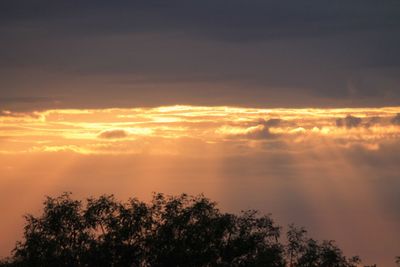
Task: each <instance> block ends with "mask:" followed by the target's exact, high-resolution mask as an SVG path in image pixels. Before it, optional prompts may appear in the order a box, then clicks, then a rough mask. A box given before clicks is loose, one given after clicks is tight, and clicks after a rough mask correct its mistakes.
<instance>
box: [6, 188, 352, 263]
mask: <svg viewBox="0 0 400 267" xmlns="http://www.w3.org/2000/svg"><path fill="white" fill-rule="evenodd" d="M25 218H26V225H25V228H24V239H23V241H20V242H17V245H16V247H15V249H14V250H13V253H12V256H11V257H10V258H8V259H6V260H5V261H3V262H1V263H0V266H189V267H190V266H271V267H285V266H290V267H317V266H318V267H353V266H357V265H358V264H359V263H360V259H359V258H358V257H353V258H350V259H347V258H346V257H345V256H344V255H343V253H342V251H341V250H340V249H339V248H338V247H337V246H336V245H335V244H334V242H333V241H323V242H317V241H315V240H313V239H311V238H308V237H307V236H306V234H307V232H306V230H304V228H296V227H295V226H293V225H290V226H289V230H288V232H287V244H283V243H282V242H280V233H281V228H280V227H279V226H278V225H276V224H275V223H274V221H273V220H272V219H271V217H270V216H261V215H259V213H258V212H257V211H253V210H249V211H244V212H242V213H241V214H239V215H234V214H229V213H222V212H221V211H219V210H218V209H217V207H216V203H214V202H212V201H210V200H209V199H207V198H205V197H204V196H202V195H200V196H196V197H193V196H188V195H186V194H182V195H179V196H165V195H163V194H154V195H153V199H152V201H151V202H150V203H144V202H141V201H139V200H137V199H135V198H132V199H129V200H128V201H127V202H119V201H117V200H115V198H114V197H113V196H101V197H99V198H89V199H87V200H86V201H85V202H82V201H79V200H73V199H72V198H71V194H70V193H64V194H62V195H61V196H59V197H56V198H52V197H47V198H46V200H45V201H44V210H43V214H42V215H41V216H39V217H35V216H32V215H26V216H25Z"/></svg>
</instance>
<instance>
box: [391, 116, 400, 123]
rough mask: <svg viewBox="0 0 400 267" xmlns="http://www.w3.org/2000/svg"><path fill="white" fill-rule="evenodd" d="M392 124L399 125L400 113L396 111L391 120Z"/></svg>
mask: <svg viewBox="0 0 400 267" xmlns="http://www.w3.org/2000/svg"><path fill="white" fill-rule="evenodd" d="M391 122H392V123H393V124H396V125H400V113H397V115H396V116H395V117H393V119H392V120H391Z"/></svg>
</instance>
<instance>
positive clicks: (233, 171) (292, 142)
mask: <svg viewBox="0 0 400 267" xmlns="http://www.w3.org/2000/svg"><path fill="white" fill-rule="evenodd" d="M399 47H400V2H399V1H395V0H393V1H392V0H383V1H372V0H363V1H357V0H346V1H342V0H338V1H321V0H318V1H317V0H311V1H295V0H280V1H270V0H247V1H244V0H202V1H194V0H193V1H192V0H168V1H161V0H159V1H152V0H146V1H119V0H117V1H104V0H96V1H94V0H86V1H74V0H69V1H64V0H60V1H54V0H51V1H50V0H39V1H30V0H12V1H11V0H5V1H0V162H1V164H0V214H1V217H0V258H1V257H5V256H7V255H9V254H10V250H11V249H12V248H13V246H14V245H15V242H16V241H17V240H18V239H20V238H21V233H22V227H23V223H24V220H23V217H22V216H23V214H25V213H35V214H38V213H39V212H40V208H41V203H42V201H43V200H44V196H45V195H57V194H60V193H61V192H64V191H71V192H73V195H74V196H75V197H79V198H85V197H88V196H98V195H100V194H104V193H106V194H115V196H116V197H117V198H120V199H126V198H128V197H131V196H137V197H139V198H141V199H144V200H148V199H150V197H151V195H152V192H164V193H167V194H179V193H182V192H186V193H189V194H200V193H204V194H205V195H206V196H207V197H210V198H212V199H213V200H215V201H217V202H218V203H219V207H220V208H221V209H222V210H224V211H230V212H239V211H240V210H243V209H259V210H260V211H262V212H264V213H272V216H273V218H275V219H276V220H277V222H278V223H279V224H281V225H287V224H289V223H292V222H293V223H295V224H296V225H300V226H305V227H306V228H307V229H308V230H309V231H310V234H311V235H312V236H314V237H316V238H319V239H334V240H336V241H337V243H338V244H339V246H340V247H342V248H343V249H344V252H345V253H346V254H348V255H353V254H356V255H360V256H361V258H362V259H364V262H365V264H374V263H377V264H378V265H379V266H385V267H386V266H389V267H390V266H394V257H395V256H398V255H400V249H399V248H400V231H399V229H400V204H399V203H400V176H399V173H400V52H399Z"/></svg>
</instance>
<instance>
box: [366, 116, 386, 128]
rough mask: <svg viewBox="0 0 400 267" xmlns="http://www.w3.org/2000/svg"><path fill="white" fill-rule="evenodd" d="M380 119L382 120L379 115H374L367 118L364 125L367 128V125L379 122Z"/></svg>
mask: <svg viewBox="0 0 400 267" xmlns="http://www.w3.org/2000/svg"><path fill="white" fill-rule="evenodd" d="M381 120H382V119H381V118H380V117H376V116H374V117H371V118H370V119H369V121H368V122H366V123H365V127H367V128H368V127H371V126H374V125H376V124H378V123H380V122H381Z"/></svg>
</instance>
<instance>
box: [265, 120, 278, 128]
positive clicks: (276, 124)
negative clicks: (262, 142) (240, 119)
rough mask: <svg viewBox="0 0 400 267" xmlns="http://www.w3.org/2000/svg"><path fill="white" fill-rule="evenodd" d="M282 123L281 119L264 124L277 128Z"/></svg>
mask: <svg viewBox="0 0 400 267" xmlns="http://www.w3.org/2000/svg"><path fill="white" fill-rule="evenodd" d="M281 123H282V120H281V119H269V120H267V121H265V122H264V125H265V126H267V127H276V126H279V125H280V124H281Z"/></svg>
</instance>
